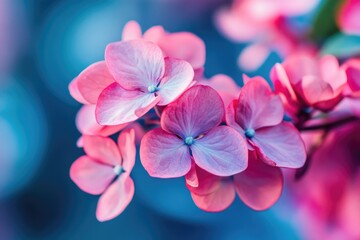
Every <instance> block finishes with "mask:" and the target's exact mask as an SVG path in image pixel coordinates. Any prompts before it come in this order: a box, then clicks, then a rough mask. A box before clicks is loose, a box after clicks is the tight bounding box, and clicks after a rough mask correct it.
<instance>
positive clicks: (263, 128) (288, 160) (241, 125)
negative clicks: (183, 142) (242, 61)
mask: <svg viewBox="0 0 360 240" xmlns="http://www.w3.org/2000/svg"><path fill="white" fill-rule="evenodd" d="M283 116H284V109H283V105H282V102H281V99H280V97H279V96H278V95H275V94H273V93H272V91H271V89H270V87H269V85H268V84H267V82H266V81H265V80H264V79H263V78H261V77H255V78H253V79H248V80H247V83H246V84H245V85H244V87H243V88H242V89H241V92H240V96H239V99H238V100H235V101H234V102H233V104H230V106H229V107H228V110H227V114H226V120H227V124H228V125H229V126H231V127H233V128H234V129H236V130H237V131H238V132H239V133H241V135H242V136H243V137H245V138H246V139H247V142H248V147H249V150H255V151H256V152H257V154H258V157H259V158H260V159H262V160H263V161H264V162H266V163H267V164H270V165H273V166H278V167H289V168H299V167H301V166H302V165H303V164H304V162H305V159H306V152H305V147H304V143H303V141H302V139H301V137H300V133H299V132H298V130H297V129H296V128H295V127H294V126H293V125H292V124H290V123H287V122H283Z"/></svg>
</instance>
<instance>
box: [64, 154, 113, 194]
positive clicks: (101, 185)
mask: <svg viewBox="0 0 360 240" xmlns="http://www.w3.org/2000/svg"><path fill="white" fill-rule="evenodd" d="M115 176H116V174H115V172H114V169H113V167H112V166H109V165H106V164H103V163H100V162H97V161H95V160H94V159H92V158H91V157H88V156H82V157H80V158H78V159H77V160H76V161H75V162H74V163H73V164H72V165H71V168H70V178H71V180H72V181H73V182H74V183H75V184H76V185H77V186H78V187H79V188H80V189H81V190H83V191H84V192H87V193H89V194H94V195H97V194H101V193H102V192H104V191H105V189H106V188H107V187H108V186H109V185H110V183H111V182H112V181H113V179H114V178H115Z"/></svg>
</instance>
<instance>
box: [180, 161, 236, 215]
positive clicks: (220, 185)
mask: <svg viewBox="0 0 360 240" xmlns="http://www.w3.org/2000/svg"><path fill="white" fill-rule="evenodd" d="M196 173H197V178H198V179H199V185H198V186H197V187H193V186H191V185H189V184H187V187H188V189H189V190H190V192H191V197H192V199H193V201H194V203H195V204H196V206H198V207H199V208H200V209H202V210H204V211H208V212H220V211H223V210H225V209H226V208H228V207H229V206H230V205H231V203H232V202H233V201H234V199H235V190H234V185H233V182H232V181H231V179H230V178H222V177H219V176H215V175H212V174H210V173H208V172H206V171H204V170H203V169H201V168H199V167H197V168H196Z"/></svg>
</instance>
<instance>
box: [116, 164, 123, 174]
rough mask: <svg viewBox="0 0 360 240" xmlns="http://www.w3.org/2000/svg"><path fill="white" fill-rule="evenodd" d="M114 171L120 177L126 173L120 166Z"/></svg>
mask: <svg viewBox="0 0 360 240" xmlns="http://www.w3.org/2000/svg"><path fill="white" fill-rule="evenodd" d="M113 169H114V172H115V174H116V175H120V174H121V173H123V172H124V169H123V168H122V167H121V166H120V165H116V166H115V167H114V168H113Z"/></svg>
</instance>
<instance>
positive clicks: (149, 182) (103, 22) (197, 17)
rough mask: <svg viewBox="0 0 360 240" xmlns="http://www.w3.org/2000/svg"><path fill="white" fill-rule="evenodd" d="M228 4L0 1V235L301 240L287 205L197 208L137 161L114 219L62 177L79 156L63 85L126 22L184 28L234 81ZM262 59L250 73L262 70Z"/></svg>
mask: <svg viewBox="0 0 360 240" xmlns="http://www.w3.org/2000/svg"><path fill="white" fill-rule="evenodd" d="M227 4H230V1H227V0H197V1H194V0H102V1H100V0H61V1H60V0H0V239H4V240H7V239H100V238H101V239H300V238H301V236H300V234H299V230H298V228H297V226H296V224H295V223H296V215H295V214H294V213H293V211H289V209H291V208H292V206H291V205H289V204H290V203H289V202H288V201H286V192H285V193H284V194H283V196H282V198H281V199H280V201H279V202H278V203H277V204H276V205H275V206H274V207H273V208H272V209H271V210H268V211H265V212H255V211H252V210H250V209H249V208H247V207H245V206H244V205H243V204H242V203H241V202H240V201H239V200H238V199H237V200H236V201H235V202H234V204H233V205H232V206H231V207H230V208H229V209H227V210H226V211H225V212H222V213H217V214H214V213H212V214H210V213H205V212H202V211H201V210H199V209H197V208H196V207H195V205H194V204H193V203H192V200H191V197H190V194H189V192H188V190H187V189H186V187H185V184H184V179H175V180H160V179H151V178H150V177H149V176H148V175H147V173H146V172H145V171H144V170H143V169H142V167H141V165H140V164H139V162H137V164H136V167H135V170H134V171H133V173H132V176H133V178H134V181H135V197H134V200H133V201H132V203H131V204H130V206H129V207H128V208H127V209H126V211H125V212H124V213H123V214H121V215H120V216H119V217H117V218H116V219H114V220H112V221H110V222H106V223H100V222H98V221H97V220H96V218H95V209H96V203H97V200H98V197H97V196H91V195H88V194H86V193H84V192H82V191H81V190H79V189H78V188H77V187H76V185H75V184H74V183H72V182H71V180H70V178H69V168H70V165H71V163H72V162H73V161H74V160H75V159H77V158H78V157H79V156H80V155H82V149H79V148H77V147H76V140H77V139H78V137H79V136H80V133H79V132H78V131H77V129H76V127H75V115H76V112H77V110H78V109H79V108H80V104H78V103H76V101H75V100H73V99H72V98H71V97H70V95H69V92H68V88H67V87H68V84H69V82H70V81H71V80H72V79H73V78H74V77H76V76H77V74H79V73H80V72H81V70H83V69H84V68H85V67H86V66H88V65H89V64H91V63H93V62H95V61H99V60H102V59H103V53H104V49H105V46H106V44H108V43H110V42H113V41H117V40H119V39H120V38H121V31H122V28H123V26H124V25H125V23H126V22H127V21H129V20H136V21H138V22H139V23H140V25H141V26H142V28H143V29H147V28H149V27H151V26H153V25H163V26H164V27H165V29H166V30H168V31H169V32H175V31H190V32H193V33H195V34H196V35H198V36H199V37H201V38H202V39H203V40H204V42H205V44H206V48H207V59H206V65H205V69H206V70H205V75H206V76H207V77H211V76H213V75H215V74H218V73H224V74H227V75H229V76H231V77H233V78H234V79H235V80H236V81H237V82H238V83H239V84H241V80H240V78H241V75H242V73H243V72H244V71H243V70H241V69H239V67H238V65H237V57H238V55H239V52H240V51H241V49H243V48H244V45H241V44H238V43H232V42H230V41H229V40H227V39H226V38H224V37H223V36H222V35H221V34H219V32H218V31H217V29H216V28H215V26H214V21H213V16H214V13H215V11H216V10H217V9H218V8H219V7H221V6H224V5H227ZM278 60H279V57H278V56H276V55H275V54H273V55H271V57H270V58H268V59H267V60H266V62H265V64H263V65H262V66H261V67H260V69H258V70H257V71H256V72H253V73H252V74H260V75H263V76H268V73H269V70H270V68H271V66H272V64H273V63H274V62H276V61H278Z"/></svg>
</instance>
